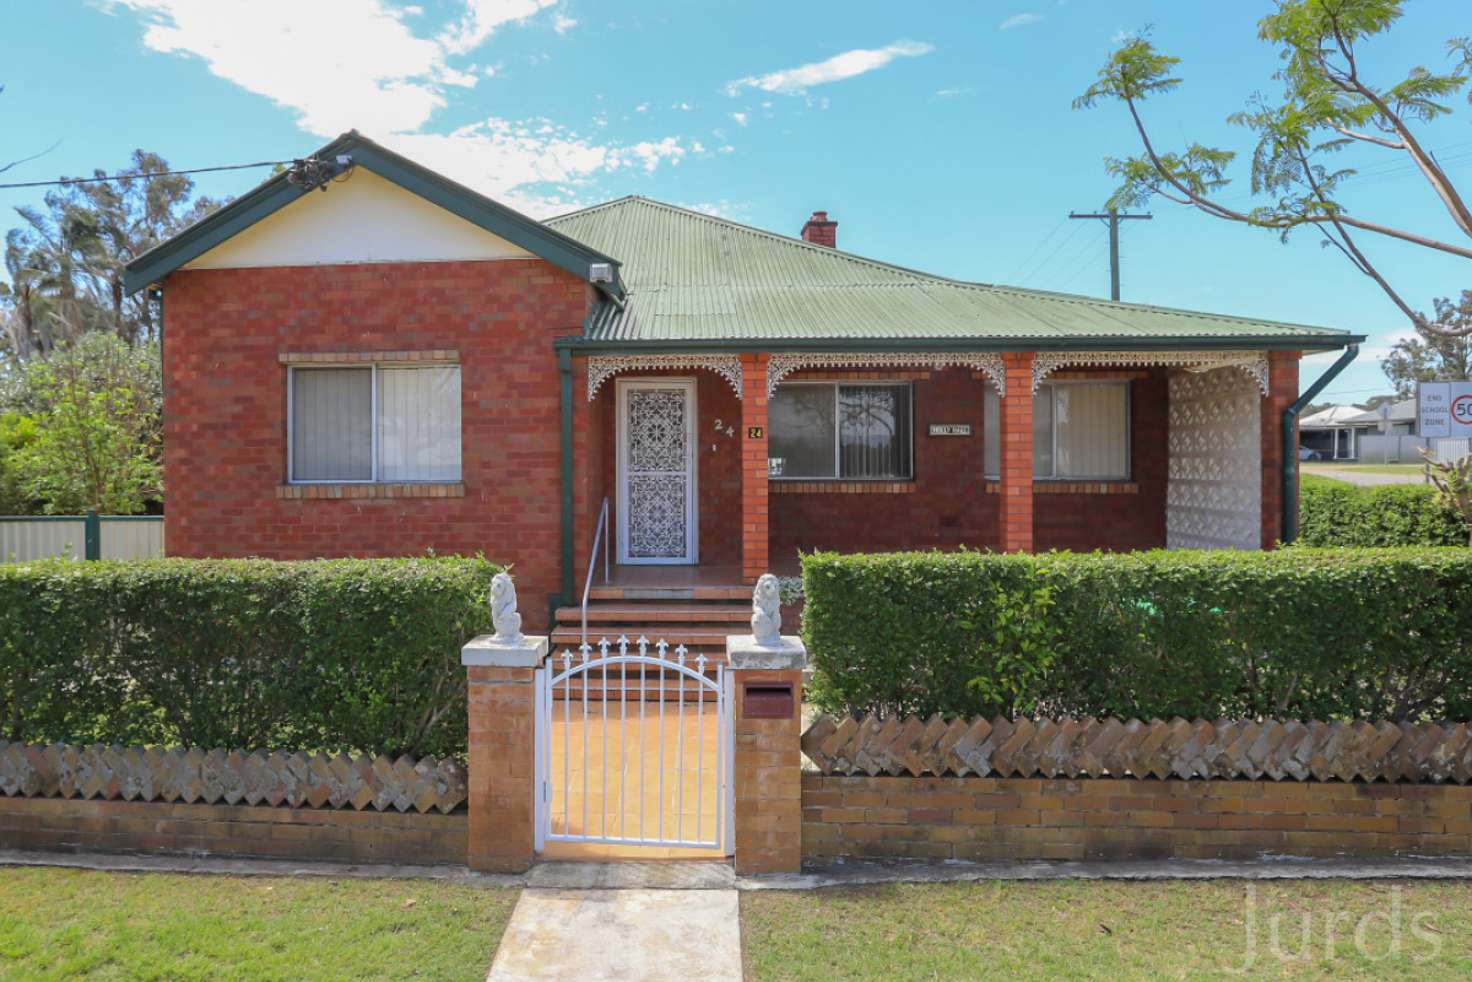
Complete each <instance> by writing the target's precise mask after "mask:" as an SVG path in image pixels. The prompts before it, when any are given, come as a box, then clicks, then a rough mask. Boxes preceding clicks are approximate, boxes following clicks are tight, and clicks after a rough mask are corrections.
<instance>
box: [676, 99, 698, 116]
mask: <svg viewBox="0 0 1472 982" xmlns="http://www.w3.org/2000/svg"><path fill="white" fill-rule="evenodd" d="M670 108H671V109H678V110H680V112H682V113H688V112H689V111H690V110H692V109H694V108H695V107H694V106H692V105H690V103H688V102H684V101H680V102H675V103H671V104H670Z"/></svg>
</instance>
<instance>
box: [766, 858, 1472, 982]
mask: <svg viewBox="0 0 1472 982" xmlns="http://www.w3.org/2000/svg"><path fill="white" fill-rule="evenodd" d="M1367 915H1371V916H1368V917H1367ZM1306 918H1307V921H1306V920H1305V919H1306ZM1305 923H1307V924H1308V925H1309V930H1308V932H1307V934H1305V931H1304V924H1305ZM1249 924H1250V925H1251V926H1252V929H1253V930H1252V933H1251V935H1250V936H1249V933H1248V928H1249ZM1274 924H1276V925H1277V927H1276V934H1275V933H1274ZM1361 925H1363V926H1361ZM741 931H742V946H743V948H744V955H745V961H746V969H747V977H748V978H751V979H757V980H765V979H825V980H826V979H918V978H968V979H974V978H1060V977H1062V978H1100V979H1107V978H1141V977H1146V976H1148V977H1152V978H1158V977H1170V978H1175V977H1199V976H1202V975H1208V976H1213V977H1215V976H1226V975H1241V974H1243V972H1244V970H1245V972H1246V973H1248V974H1250V975H1251V976H1252V977H1269V976H1279V975H1282V976H1287V977H1309V978H1313V977H1328V976H1333V977H1336V978H1372V977H1374V978H1393V977H1396V976H1414V977H1416V978H1422V979H1466V978H1472V883H1468V882H1437V881H1416V882H1353V881H1279V882H1261V883H1244V882H1242V881H1237V880H1216V881H1210V882H1150V883H1130V882H1112V881H1049V882H1036V883H1027V882H983V883H969V884H902V885H890V886H881V887H861V888H851V889H828V890H818V891H792V892H788V891H762V892H747V893H743V894H742V895H741ZM1357 932H1358V937H1359V939H1360V940H1359V941H1358V942H1357V940H1356V936H1357ZM1305 937H1307V939H1308V944H1307V946H1305V940H1304V939H1305ZM1253 953H1255V957H1252V956H1253Z"/></svg>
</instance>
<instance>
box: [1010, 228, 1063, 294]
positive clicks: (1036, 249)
mask: <svg viewBox="0 0 1472 982" xmlns="http://www.w3.org/2000/svg"><path fill="white" fill-rule="evenodd" d="M1066 221H1068V219H1067V218H1066V217H1065V218H1060V219H1058V224H1057V225H1054V226H1053V230H1052V231H1051V232H1049V233H1048V234H1047V235H1046V236H1045V237H1044V238H1043V241H1041V242H1039V243H1038V244H1037V245H1035V246H1033V249H1032V252H1029V253H1028V254H1027V258H1026V259H1024V260H1022V262H1020V263H1018V264H1017V268H1016V269H1014V270H1013V271H1012V275H1011V276H1010V277H1008V280H1009V281H1010V282H1014V283H1015V282H1017V274H1018V273H1021V272H1022V270H1023V267H1025V266H1026V265H1027V264H1028V263H1030V262H1032V261H1033V257H1035V256H1036V255H1037V254H1038V253H1040V252H1042V251H1043V247H1044V246H1046V245H1047V244H1048V243H1049V242H1051V241H1053V236H1055V235H1057V234H1058V231H1059V230H1060V229H1062V228H1063V223H1064V222H1066Z"/></svg>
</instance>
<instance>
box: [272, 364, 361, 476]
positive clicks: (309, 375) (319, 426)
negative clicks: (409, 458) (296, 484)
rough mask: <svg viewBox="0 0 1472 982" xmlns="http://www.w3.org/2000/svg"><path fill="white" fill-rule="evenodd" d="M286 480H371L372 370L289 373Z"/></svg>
mask: <svg viewBox="0 0 1472 982" xmlns="http://www.w3.org/2000/svg"><path fill="white" fill-rule="evenodd" d="M291 386H292V388H291V411H292V420H291V479H292V480H294V481H371V480H372V479H373V369H372V368H367V367H365V368H314V369H311V370H310V371H307V370H303V369H297V370H295V371H293V372H292V373H291Z"/></svg>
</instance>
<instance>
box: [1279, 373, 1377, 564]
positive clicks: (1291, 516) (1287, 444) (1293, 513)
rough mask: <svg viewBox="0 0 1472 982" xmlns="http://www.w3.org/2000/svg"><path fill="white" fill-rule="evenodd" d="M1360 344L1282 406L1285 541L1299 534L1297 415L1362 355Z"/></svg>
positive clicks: (1287, 541) (1288, 541)
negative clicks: (1290, 401) (1288, 404)
mask: <svg viewBox="0 0 1472 982" xmlns="http://www.w3.org/2000/svg"><path fill="white" fill-rule="evenodd" d="M1359 353H1360V346H1359V345H1357V344H1352V345H1350V346H1349V347H1347V348H1345V349H1344V354H1342V355H1340V356H1339V359H1338V360H1337V361H1335V362H1334V364H1332V365H1330V366H1329V369H1328V371H1326V372H1324V374H1323V375H1320V376H1319V377H1318V379H1317V380H1316V381H1315V382H1314V384H1313V385H1310V386H1309V387H1308V389H1307V390H1306V391H1305V392H1304V393H1303V395H1301V396H1299V397H1298V398H1297V400H1295V401H1294V403H1293V405H1291V406H1289V407H1288V408H1287V409H1285V410H1283V544H1284V545H1287V544H1288V543H1290V542H1292V541H1294V540H1295V539H1297V538H1298V495H1297V494H1296V493H1295V492H1296V491H1297V487H1298V440H1297V432H1296V431H1297V428H1298V416H1299V414H1300V413H1302V412H1303V409H1304V407H1305V406H1307V405H1308V404H1309V403H1311V402H1313V401H1314V397H1315V396H1317V395H1318V394H1319V393H1320V392H1323V391H1324V389H1325V387H1326V386H1328V384H1329V383H1330V382H1332V381H1334V380H1335V379H1336V378H1338V377H1339V373H1340V372H1342V371H1344V370H1345V369H1346V368H1348V367H1349V363H1350V362H1352V361H1354V360H1355V358H1356V357H1358V356H1359Z"/></svg>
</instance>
